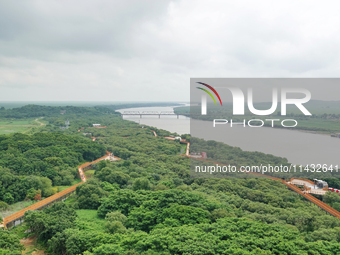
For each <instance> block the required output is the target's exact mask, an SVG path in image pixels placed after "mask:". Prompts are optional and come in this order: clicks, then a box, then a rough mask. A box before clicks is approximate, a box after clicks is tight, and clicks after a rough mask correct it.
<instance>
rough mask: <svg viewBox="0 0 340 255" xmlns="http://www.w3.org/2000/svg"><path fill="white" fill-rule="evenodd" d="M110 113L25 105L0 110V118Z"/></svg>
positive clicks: (105, 109)
mask: <svg viewBox="0 0 340 255" xmlns="http://www.w3.org/2000/svg"><path fill="white" fill-rule="evenodd" d="M107 112H111V110H110V109H108V108H103V107H76V106H42V105H25V106H22V107H18V108H12V109H5V108H2V109H1V110H0V118H16V119H20V118H33V117H45V116H46V117H52V116H60V115H64V116H67V115H70V114H78V115H79V114H84V115H89V116H91V115H98V114H104V113H107Z"/></svg>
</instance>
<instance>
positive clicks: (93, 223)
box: [76, 209, 105, 232]
mask: <svg viewBox="0 0 340 255" xmlns="http://www.w3.org/2000/svg"><path fill="white" fill-rule="evenodd" d="M76 212H77V215H78V219H77V222H76V224H77V225H78V226H79V227H81V228H86V229H88V230H94V231H101V232H104V230H105V228H104V224H105V219H102V218H99V217H98V215H97V210H89V209H86V210H76Z"/></svg>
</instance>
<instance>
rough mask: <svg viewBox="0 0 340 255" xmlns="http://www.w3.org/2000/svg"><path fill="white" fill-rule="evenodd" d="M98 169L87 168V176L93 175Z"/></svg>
mask: <svg viewBox="0 0 340 255" xmlns="http://www.w3.org/2000/svg"><path fill="white" fill-rule="evenodd" d="M95 171H96V170H87V171H86V172H85V175H86V177H87V176H92V175H94V172H95Z"/></svg>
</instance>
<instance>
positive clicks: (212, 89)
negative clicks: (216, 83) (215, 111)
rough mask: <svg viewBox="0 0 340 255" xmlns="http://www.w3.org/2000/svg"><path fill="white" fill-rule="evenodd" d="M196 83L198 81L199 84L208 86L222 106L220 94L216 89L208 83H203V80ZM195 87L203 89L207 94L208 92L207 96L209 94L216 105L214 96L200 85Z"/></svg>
mask: <svg viewBox="0 0 340 255" xmlns="http://www.w3.org/2000/svg"><path fill="white" fill-rule="evenodd" d="M197 83H198V84H201V85H204V86H206V87H208V88H209V89H211V91H212V92H214V93H215V95H216V96H217V98H218V100H220V104H221V106H222V100H221V98H220V95H219V94H218V93H217V91H216V90H215V89H214V88H213V87H211V86H210V85H208V84H205V83H203V82H197ZM197 88H198V89H201V90H203V91H205V92H207V94H208V95H209V96H211V98H212V99H213V100H214V103H215V105H217V103H216V100H215V98H214V96H213V95H212V94H211V93H210V92H209V91H208V90H206V89H203V88H200V87H197Z"/></svg>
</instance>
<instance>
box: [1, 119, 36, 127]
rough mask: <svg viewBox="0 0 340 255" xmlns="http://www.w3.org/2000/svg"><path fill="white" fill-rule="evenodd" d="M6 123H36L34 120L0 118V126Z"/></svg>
mask: <svg viewBox="0 0 340 255" xmlns="http://www.w3.org/2000/svg"><path fill="white" fill-rule="evenodd" d="M5 125H6V126H7V125H37V122H35V121H34V120H0V126H5Z"/></svg>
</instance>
